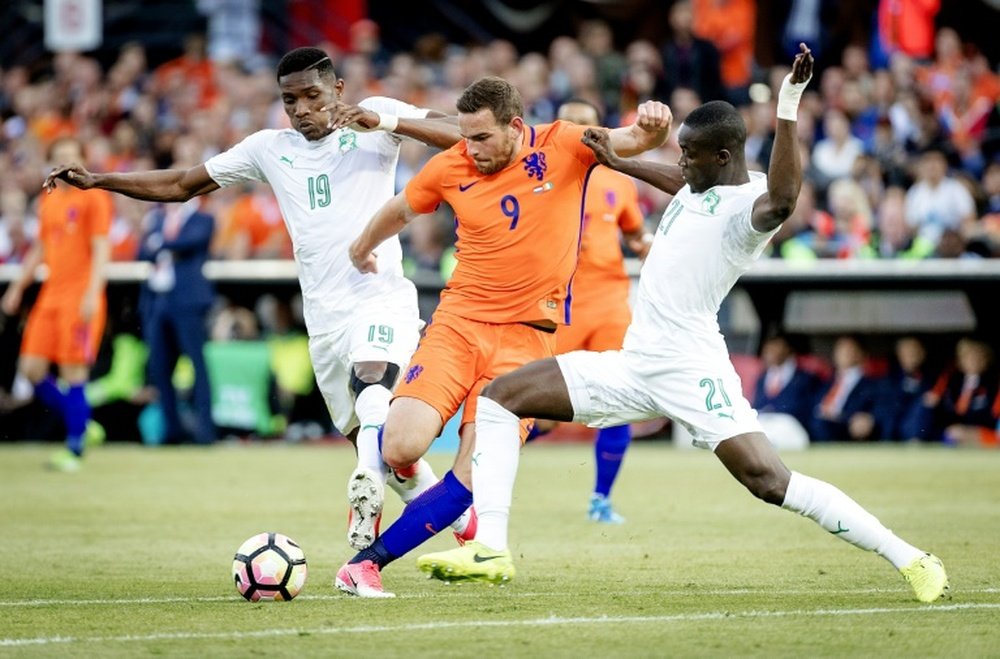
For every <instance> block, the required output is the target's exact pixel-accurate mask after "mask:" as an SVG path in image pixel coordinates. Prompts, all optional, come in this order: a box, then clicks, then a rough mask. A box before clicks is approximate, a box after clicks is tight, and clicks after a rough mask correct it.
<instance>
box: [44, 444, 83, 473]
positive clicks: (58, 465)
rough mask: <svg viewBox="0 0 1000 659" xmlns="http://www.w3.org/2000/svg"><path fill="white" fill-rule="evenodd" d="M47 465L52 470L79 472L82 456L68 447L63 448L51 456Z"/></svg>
mask: <svg viewBox="0 0 1000 659" xmlns="http://www.w3.org/2000/svg"><path fill="white" fill-rule="evenodd" d="M46 466H47V467H48V468H49V469H51V470H52V471H62V472H65V473H73V472H77V471H80V456H78V455H77V454H75V453H73V451H70V450H69V449H68V448H61V449H59V450H58V451H56V452H55V453H53V454H52V455H51V456H50V457H49V461H48V464H47V465H46Z"/></svg>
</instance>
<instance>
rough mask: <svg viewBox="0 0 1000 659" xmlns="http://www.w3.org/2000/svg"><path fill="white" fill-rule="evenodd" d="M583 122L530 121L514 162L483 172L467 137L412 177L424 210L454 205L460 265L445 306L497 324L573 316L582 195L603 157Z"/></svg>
mask: <svg viewBox="0 0 1000 659" xmlns="http://www.w3.org/2000/svg"><path fill="white" fill-rule="evenodd" d="M585 129H586V128H585V127H584V126H578V125H575V124H570V123H566V122H563V121H557V122H555V123H553V124H545V125H541V126H534V127H532V126H525V129H524V135H523V139H522V143H521V150H520V151H519V152H518V154H517V155H516V156H515V158H514V162H513V163H512V164H511V165H509V166H507V167H506V168H504V169H502V170H501V171H499V172H496V173H495V174H490V175H484V174H481V173H480V172H479V170H477V169H476V167H475V164H474V163H473V161H472V159H471V158H470V157H469V155H468V153H467V150H466V146H465V142H464V141H463V142H459V143H458V144H456V145H455V146H453V147H452V148H450V149H448V150H447V151H444V152H443V153H439V154H437V155H436V156H434V157H433V158H431V160H430V161H429V162H428V163H427V164H426V165H425V166H424V167H423V169H421V171H420V172H419V173H418V174H417V175H416V176H415V177H413V179H411V180H410V182H409V184H408V185H407V186H406V190H405V194H406V200H407V202H408V203H409V205H410V207H411V208H413V209H414V210H415V211H417V212H418V213H430V212H432V211H433V210H434V209H435V208H436V207H437V205H438V204H439V203H440V202H442V201H446V202H448V204H449V205H450V206H451V207H452V209H453V210H454V211H455V226H456V233H457V236H458V241H457V243H456V253H455V257H456V260H457V265H456V267H455V271H454V273H453V274H452V277H451V279H450V280H449V281H448V285H447V286H446V287H445V289H444V290H443V291H442V292H441V302H440V304H439V305H438V308H439V309H443V310H445V311H447V312H450V313H453V314H455V315H456V316H461V317H463V318H468V319H471V320H478V321H481V322H488V323H515V322H532V321H544V320H548V321H552V322H555V323H559V324H562V323H566V322H568V317H569V300H568V293H569V288H570V283H571V280H572V278H573V271H574V269H575V268H576V261H577V252H578V250H579V241H580V226H581V223H582V216H583V204H582V199H583V195H584V192H585V190H586V187H587V180H588V179H589V178H590V176H589V174H590V169H591V168H592V167H593V165H594V164H595V162H596V161H595V159H594V154H593V152H592V151H591V150H590V149H589V148H587V147H586V146H584V145H583V143H582V142H581V141H580V138H581V137H582V136H583V131H584V130H585Z"/></svg>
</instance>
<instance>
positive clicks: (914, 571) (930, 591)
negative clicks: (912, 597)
mask: <svg viewBox="0 0 1000 659" xmlns="http://www.w3.org/2000/svg"><path fill="white" fill-rule="evenodd" d="M900 573H902V575H903V578H904V579H906V582H907V583H908V584H910V587H912V588H913V592H914V594H916V596H917V599H918V600H920V601H921V602H934V601H936V600H939V599H945V598H949V597H951V594H950V593H949V589H950V586H949V585H948V575H947V574H946V573H945V571H944V564H943V563H942V562H941V559H940V558H938V557H937V556H935V555H933V554H924V555H923V556H921V557H919V558H915V559H914V560H913V562H912V563H910V564H909V565H907V566H906V567H904V568H903V569H901V570H900Z"/></svg>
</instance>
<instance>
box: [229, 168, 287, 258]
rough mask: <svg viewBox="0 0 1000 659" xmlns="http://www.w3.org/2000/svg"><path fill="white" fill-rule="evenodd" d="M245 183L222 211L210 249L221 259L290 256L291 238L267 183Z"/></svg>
mask: <svg viewBox="0 0 1000 659" xmlns="http://www.w3.org/2000/svg"><path fill="white" fill-rule="evenodd" d="M248 187H249V190H248V191H247V192H245V193H243V194H242V195H240V196H239V197H238V198H237V199H236V202H235V203H233V204H232V205H231V206H230V207H229V209H228V211H226V213H225V215H224V219H223V221H222V228H221V230H220V231H219V233H218V236H217V239H216V241H215V247H214V249H213V252H214V253H215V254H217V255H218V256H220V257H222V258H225V259H290V258H292V241H291V239H290V238H289V237H288V230H287V229H286V228H285V222H284V220H283V219H282V218H281V210H280V209H279V208H278V202H277V200H276V199H275V198H274V194H273V193H272V192H271V189H270V187H269V186H267V185H266V184H264V183H254V184H252V185H251V186H248Z"/></svg>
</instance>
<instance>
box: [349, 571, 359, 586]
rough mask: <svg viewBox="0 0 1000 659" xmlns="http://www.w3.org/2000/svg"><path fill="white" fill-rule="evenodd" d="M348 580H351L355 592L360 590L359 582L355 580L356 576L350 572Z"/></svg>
mask: <svg viewBox="0 0 1000 659" xmlns="http://www.w3.org/2000/svg"><path fill="white" fill-rule="evenodd" d="M347 578H348V579H350V581H351V587H352V588H354V590H357V589H358V582H357V581H355V580H354V575H353V574H351V573H350V572H348V573H347Z"/></svg>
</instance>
